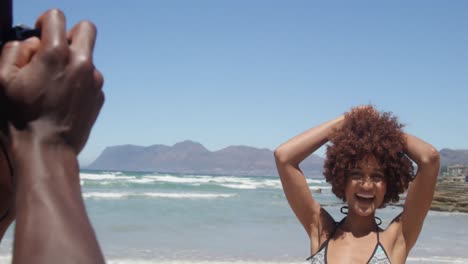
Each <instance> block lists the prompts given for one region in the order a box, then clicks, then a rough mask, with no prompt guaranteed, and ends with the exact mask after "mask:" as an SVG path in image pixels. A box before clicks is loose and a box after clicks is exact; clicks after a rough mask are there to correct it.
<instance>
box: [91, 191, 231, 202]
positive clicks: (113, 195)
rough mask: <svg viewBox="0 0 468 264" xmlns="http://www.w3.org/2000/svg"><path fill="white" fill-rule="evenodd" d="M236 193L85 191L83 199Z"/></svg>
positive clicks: (189, 196) (207, 196) (209, 196)
mask: <svg viewBox="0 0 468 264" xmlns="http://www.w3.org/2000/svg"><path fill="white" fill-rule="evenodd" d="M234 196H236V194H226V193H158V192H145V193H129V192H87V193H83V197H84V198H85V199H103V200H116V199H127V198H130V197H149V198H172V199H215V198H230V197H234Z"/></svg>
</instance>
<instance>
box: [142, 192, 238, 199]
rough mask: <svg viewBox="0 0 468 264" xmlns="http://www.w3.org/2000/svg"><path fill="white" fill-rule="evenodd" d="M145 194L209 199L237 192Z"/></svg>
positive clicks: (227, 196)
mask: <svg viewBox="0 0 468 264" xmlns="http://www.w3.org/2000/svg"><path fill="white" fill-rule="evenodd" d="M143 195H144V196H149V197H160V198H176V199H177V198H179V199H184V198H188V199H207V198H208V199H209V198H229V197H234V196H236V194H222V193H143Z"/></svg>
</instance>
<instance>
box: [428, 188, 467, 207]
mask: <svg viewBox="0 0 468 264" xmlns="http://www.w3.org/2000/svg"><path fill="white" fill-rule="evenodd" d="M431 210H434V211H443V212H461V213H468V183H465V182H438V183H437V185H436V188H435V192H434V198H433V199H432V204H431Z"/></svg>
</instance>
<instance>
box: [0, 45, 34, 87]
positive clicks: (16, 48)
mask: <svg viewBox="0 0 468 264" xmlns="http://www.w3.org/2000/svg"><path fill="white" fill-rule="evenodd" d="M39 45H40V41H39V39H38V38H36V37H33V38H29V39H27V40H24V41H11V42H8V43H6V44H5V46H3V49H2V53H1V57H0V87H1V89H2V90H3V91H5V89H7V90H8V88H9V87H8V84H9V83H10V82H11V81H12V80H13V79H14V78H15V77H16V75H17V73H18V71H19V70H20V69H21V68H23V67H24V66H26V65H27V64H28V63H29V62H30V61H31V59H32V58H33V56H34V54H35V53H36V52H37V50H38V49H39Z"/></svg>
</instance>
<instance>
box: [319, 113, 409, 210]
mask: <svg viewBox="0 0 468 264" xmlns="http://www.w3.org/2000/svg"><path fill="white" fill-rule="evenodd" d="M402 127H403V125H402V124H400V123H399V122H398V119H397V118H396V117H395V116H393V115H392V114H391V113H390V112H383V113H379V112H378V111H376V110H375V108H374V107H372V106H361V107H357V108H353V109H351V111H350V112H348V113H346V114H345V119H344V123H343V126H342V127H341V128H340V129H338V130H335V131H333V133H332V135H331V137H330V143H331V144H329V145H328V146H327V154H326V160H325V163H324V172H323V174H324V175H325V178H326V180H327V182H329V183H331V185H332V191H333V193H334V194H335V195H336V196H337V197H338V198H340V199H342V200H343V201H345V200H346V198H345V187H346V181H347V171H349V170H350V169H353V168H356V166H357V164H358V162H359V161H361V160H363V159H365V158H367V157H369V156H373V157H374V158H375V160H376V161H377V162H378V164H379V165H380V167H381V169H382V171H383V173H384V175H385V178H386V183H387V191H386V193H385V196H384V200H383V202H382V205H381V206H380V207H385V206H386V204H387V203H388V202H398V200H399V194H401V193H403V192H404V191H405V190H406V189H407V188H408V184H409V182H410V181H411V180H412V179H413V176H414V172H413V164H412V162H411V160H410V159H409V158H408V157H407V156H406V155H405V154H404V152H403V145H404V144H403V131H402Z"/></svg>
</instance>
